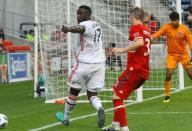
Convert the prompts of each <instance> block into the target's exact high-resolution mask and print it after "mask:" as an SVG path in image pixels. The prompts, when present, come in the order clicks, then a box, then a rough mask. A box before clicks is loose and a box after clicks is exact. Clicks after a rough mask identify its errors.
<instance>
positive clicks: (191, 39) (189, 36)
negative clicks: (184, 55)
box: [186, 28, 192, 50]
mask: <svg viewBox="0 0 192 131" xmlns="http://www.w3.org/2000/svg"><path fill="white" fill-rule="evenodd" d="M186 39H187V42H188V44H189V46H190V49H191V50H192V33H191V32H190V30H189V29H188V28H186Z"/></svg>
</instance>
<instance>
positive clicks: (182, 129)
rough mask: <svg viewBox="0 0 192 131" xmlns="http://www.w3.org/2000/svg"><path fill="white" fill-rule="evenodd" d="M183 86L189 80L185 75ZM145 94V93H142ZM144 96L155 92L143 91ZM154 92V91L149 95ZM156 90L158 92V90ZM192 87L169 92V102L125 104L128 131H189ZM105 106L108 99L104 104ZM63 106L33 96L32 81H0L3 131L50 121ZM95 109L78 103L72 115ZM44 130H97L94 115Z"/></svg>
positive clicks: (108, 116)
mask: <svg viewBox="0 0 192 131" xmlns="http://www.w3.org/2000/svg"><path fill="white" fill-rule="evenodd" d="M185 78H186V79H185V86H186V87H187V86H191V85H192V81H191V80H189V78H188V77H185ZM145 94H146V95H145ZM145 94H144V96H146V98H148V97H152V96H154V94H155V93H154V92H148V93H145ZM152 94H153V95H152ZM157 94H158V93H157ZM191 96H192V89H187V90H184V91H181V92H179V93H176V94H173V95H172V96H171V103H169V104H164V103H162V100H163V98H162V97H161V98H157V99H154V100H150V101H146V102H143V103H140V104H136V105H131V106H128V107H127V117H128V120H129V128H130V130H131V131H191V129H192V125H191V118H192V103H191V100H192V98H191ZM104 107H105V109H108V108H111V107H112V104H111V103H105V104H104ZM61 110H63V105H55V104H45V103H44V98H37V99H34V98H33V81H26V82H19V83H11V84H0V113H3V114H6V115H7V117H8V119H9V124H8V127H7V128H5V129H3V131H27V130H29V129H34V128H38V127H42V126H45V125H49V124H53V123H55V122H57V121H56V119H55V118H54V114H55V112H57V111H61ZM91 113H95V110H94V109H93V108H92V107H91V106H90V105H89V104H77V106H76V107H75V109H74V112H73V113H72V115H71V118H74V117H78V116H83V115H87V114H91ZM112 117H113V112H112V111H111V112H107V113H106V125H108V124H110V123H111V120H112ZM45 130H46V131H53V130H54V131H60V130H62V131H65V130H66V131H67V130H70V131H80V130H81V131H100V130H101V129H98V128H97V124H96V116H92V117H87V118H85V119H81V120H76V121H73V122H71V125H70V126H69V127H64V126H63V125H59V126H55V127H52V128H48V129H45Z"/></svg>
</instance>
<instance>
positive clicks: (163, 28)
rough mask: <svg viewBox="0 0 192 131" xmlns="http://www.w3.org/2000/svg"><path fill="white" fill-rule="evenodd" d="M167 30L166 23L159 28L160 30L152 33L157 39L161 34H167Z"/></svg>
mask: <svg viewBox="0 0 192 131" xmlns="http://www.w3.org/2000/svg"><path fill="white" fill-rule="evenodd" d="M166 30H167V25H164V26H163V27H161V28H160V29H159V31H157V32H155V33H154V34H153V35H152V37H153V38H155V39H156V38H159V37H160V36H162V35H165V33H166Z"/></svg>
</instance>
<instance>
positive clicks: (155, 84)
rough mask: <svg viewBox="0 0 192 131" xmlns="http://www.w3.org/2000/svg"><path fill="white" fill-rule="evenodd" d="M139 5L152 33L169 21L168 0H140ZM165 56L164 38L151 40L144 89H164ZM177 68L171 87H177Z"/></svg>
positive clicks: (169, 8) (170, 9)
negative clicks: (145, 15) (148, 70)
mask: <svg viewBox="0 0 192 131" xmlns="http://www.w3.org/2000/svg"><path fill="white" fill-rule="evenodd" d="M141 7H142V8H143V9H144V10H145V11H147V12H148V14H149V16H150V17H151V18H150V21H149V26H150V27H151V30H152V33H154V32H156V31H157V30H158V29H159V28H160V27H162V26H163V25H164V24H165V23H168V22H170V20H169V14H170V13H171V11H173V10H172V9H173V8H174V9H175V8H176V7H172V6H171V5H170V3H169V1H168V0H141ZM165 57H166V38H165V37H164V38H161V39H159V40H156V41H153V42H152V47H151V53H150V78H149V81H147V82H146V83H145V85H144V89H148V90H151V89H152V90H157V89H164V80H165V71H166V67H165V62H166V61H165ZM178 83H179V77H178V70H176V71H175V72H174V75H173V79H172V87H173V88H172V89H176V88H178Z"/></svg>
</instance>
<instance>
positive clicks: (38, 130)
mask: <svg viewBox="0 0 192 131" xmlns="http://www.w3.org/2000/svg"><path fill="white" fill-rule="evenodd" d="M189 88H192V86H188V87H185V88H184V89H183V90H186V89H189ZM183 90H176V91H173V92H172V94H175V93H177V92H180V91H183ZM163 96H164V94H162V95H158V96H155V97H150V98H147V99H144V100H143V101H142V102H146V101H150V100H154V99H157V98H160V97H163ZM134 104H138V102H134V103H127V104H125V106H128V105H134ZM110 111H113V108H109V109H105V112H110ZM96 115H97V113H92V114H89V115H83V116H79V117H75V118H72V119H70V122H71V121H76V120H80V119H84V118H87V117H92V116H96ZM61 124H62V123H61V122H56V123H53V124H49V125H45V126H42V127H39V128H36V129H31V130H29V131H41V130H43V129H47V128H51V127H54V126H58V125H61ZM108 126H109V125H108ZM108 126H107V127H108ZM104 128H106V127H104Z"/></svg>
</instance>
